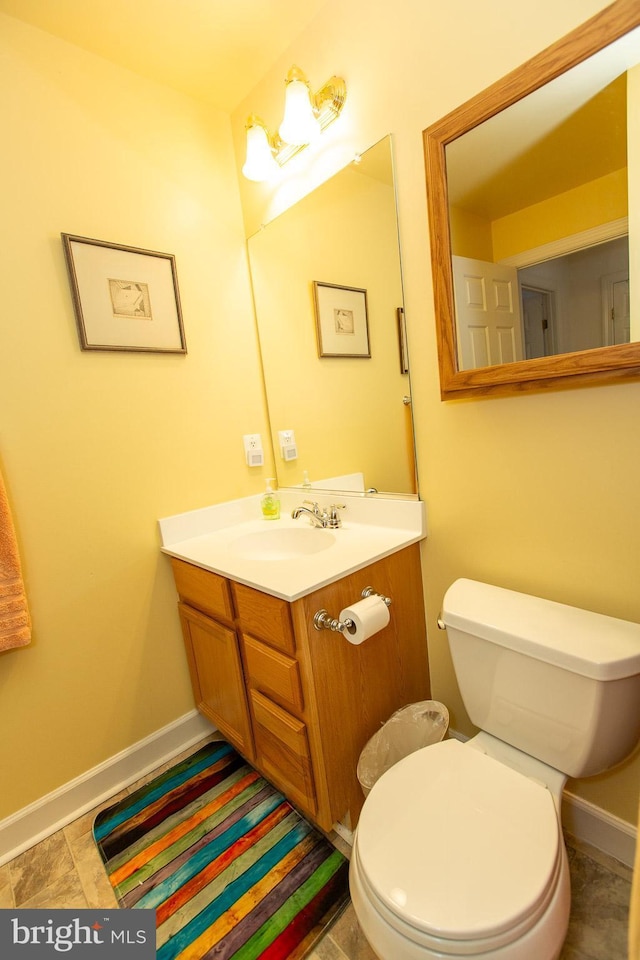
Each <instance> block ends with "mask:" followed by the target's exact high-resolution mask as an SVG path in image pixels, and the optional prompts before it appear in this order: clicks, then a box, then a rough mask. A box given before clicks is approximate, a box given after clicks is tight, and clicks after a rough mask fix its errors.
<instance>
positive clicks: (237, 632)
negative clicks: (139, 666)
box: [172, 544, 429, 831]
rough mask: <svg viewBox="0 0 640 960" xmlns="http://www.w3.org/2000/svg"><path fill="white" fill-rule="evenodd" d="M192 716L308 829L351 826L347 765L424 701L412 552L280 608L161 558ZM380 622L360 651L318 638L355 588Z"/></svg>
mask: <svg viewBox="0 0 640 960" xmlns="http://www.w3.org/2000/svg"><path fill="white" fill-rule="evenodd" d="M172 565H173V570H174V577H175V582H176V587H177V591H178V595H179V609H180V617H181V622H182V629H183V635H184V640H185V646H186V651H187V658H188V661H189V668H190V672H191V681H192V685H193V690H194V696H195V699H196V704H197V706H198V709H199V710H200V711H201V712H202V713H203V714H204V715H205V716H207V717H208V718H209V719H210V720H211V721H212V722H213V723H215V724H216V726H218V728H219V729H220V731H221V732H222V733H223V734H224V735H225V736H227V737H228V739H229V740H230V742H231V743H233V745H234V746H235V747H236V748H237V749H238V750H239V752H240V753H242V754H243V755H244V756H245V757H246V758H247V760H249V761H250V762H251V763H252V764H253V765H254V766H255V767H256V768H257V769H258V770H260V772H261V773H263V774H264V776H265V777H266V778H267V779H268V780H270V781H271V782H272V783H274V784H275V786H277V787H278V788H279V789H280V790H282V792H283V793H284V794H285V795H286V796H287V797H288V798H289V799H290V800H291V802H292V803H293V804H295V805H296V806H297V807H299V808H300V809H301V810H302V811H303V813H305V814H306V815H307V816H308V817H309V818H310V819H311V820H313V821H314V822H315V823H317V824H318V826H320V827H321V828H322V829H324V830H326V831H328V830H330V829H331V827H332V825H333V824H334V823H335V822H336V821H340V820H342V821H343V822H346V823H347V825H349V826H351V827H355V825H356V823H357V819H358V815H359V813H360V809H361V806H362V802H363V799H364V798H363V795H362V791H361V788H360V785H359V783H358V780H357V775H356V767H357V763H358V758H359V756H360V752H361V750H362V748H363V747H364V745H365V743H366V742H367V740H368V739H369V737H371V736H372V735H373V733H375V731H376V730H378V729H379V727H380V725H381V724H382V723H384V722H385V721H386V720H387V719H388V718H389V716H390V715H391V714H392V713H393V712H394V711H395V710H397V709H398V708H399V707H402V706H404V705H405V704H407V703H411V702H414V701H417V700H424V699H426V698H428V697H429V675H428V665H427V643H426V629H425V619H424V605H423V599H422V578H421V572H420V552H419V545H418V544H413V545H411V546H409V547H405V548H404V549H402V550H400V551H398V552H397V553H393V554H391V555H390V556H388V557H385V558H384V559H382V560H379V561H376V562H375V563H372V564H371V565H369V566H367V567H365V568H364V569H362V570H359V571H357V572H355V573H352V574H349V575H348V576H346V577H344V578H342V579H341V580H339V581H337V582H335V583H331V584H328V585H327V586H325V587H322V588H320V589H318V590H316V591H314V592H313V593H311V594H308V595H307V596H305V597H302V598H301V599H299V600H294V601H292V602H288V601H286V600H282V599H280V598H278V597H274V596H271V595H270V594H266V593H263V592H262V591H259V590H255V589H253V588H252V587H248V586H246V585H244V584H240V583H236V582H233V581H230V580H227V579H225V578H224V577H220V576H218V575H217V574H215V573H211V572H209V571H206V570H203V569H201V568H199V567H197V566H194V565H192V564H190V563H187V562H185V561H184V560H179V559H177V558H173V559H172ZM367 586H371V587H373V589H374V590H375V591H376V592H378V593H381V594H384V595H385V596H388V597H391V600H392V605H391V608H390V612H391V619H390V623H389V625H388V626H387V627H385V629H384V630H381V631H380V632H379V633H377V634H375V635H374V636H372V637H370V638H369V639H368V640H366V641H365V642H364V643H362V644H360V645H354V644H351V643H349V642H348V641H347V640H346V639H345V638H344V637H343V636H342V634H340V633H333V632H332V631H330V630H322V631H318V630H316V629H315V627H314V626H313V618H314V615H315V613H316V612H317V611H318V610H320V609H326V610H327V611H328V612H329V613H330V615H331V616H332V617H337V616H338V614H339V612H340V610H342V609H343V608H344V607H346V606H349V605H351V604H352V603H354V602H355V601H357V600H358V599H360V597H361V594H362V591H363V589H364V588H365V587H367Z"/></svg>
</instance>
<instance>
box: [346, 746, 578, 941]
mask: <svg viewBox="0 0 640 960" xmlns="http://www.w3.org/2000/svg"><path fill="white" fill-rule="evenodd" d="M356 848H357V849H356V850H354V853H357V860H358V869H359V872H360V876H361V879H362V882H363V884H364V885H365V886H366V888H367V889H368V891H369V895H370V896H372V897H373V898H374V899H375V900H377V901H378V903H379V904H380V905H381V906H382V908H383V912H384V915H385V916H386V918H387V920H388V922H390V923H391V924H392V925H393V926H395V927H396V929H397V930H398V931H399V932H401V933H402V934H403V935H404V936H408V937H410V938H411V939H416V940H417V941H428V942H431V943H433V944H434V946H435V945H437V946H438V948H439V949H441V950H442V951H443V952H444V953H446V952H449V951H448V950H447V947H446V944H447V942H449V943H450V944H451V945H453V944H454V943H455V944H457V948H458V949H459V948H461V952H464V953H469V954H470V955H472V954H473V953H476V952H480V951H481V950H485V949H487V948H488V947H489V946H492V947H495V946H498V945H501V944H504V943H507V942H511V941H512V940H514V939H515V938H517V937H520V936H522V935H523V933H525V932H526V931H527V930H528V929H530V928H531V927H532V926H533V925H534V924H535V923H536V922H537V920H538V919H539V917H540V916H541V915H542V914H543V913H544V911H545V909H546V908H547V906H548V903H549V901H550V899H551V898H552V896H553V894H554V891H555V886H556V884H557V882H558V876H559V873H560V864H561V856H562V850H563V845H562V842H561V837H560V826H559V822H558V816H557V813H556V808H555V805H554V802H553V798H552V796H551V794H550V792H549V791H548V790H547V789H546V787H545V786H544V785H543V784H541V783H539V782H536V781H534V780H531V779H529V778H528V777H525V776H523V775H522V774H520V773H517V772H516V771H514V770H512V769H511V768H510V767H507V766H505V765H504V764H502V763H500V762H499V761H497V760H494V759H493V758H492V757H489V756H487V755H485V754H483V753H481V752H480V751H478V750H474V749H470V748H469V747H467V746H465V745H463V744H462V743H460V742H459V741H457V740H445V741H443V742H442V743H438V744H434V745H432V746H429V747H425V748H424V749H422V750H419V751H416V752H415V753H413V754H410V755H409V756H408V757H406V758H405V759H404V760H402V761H400V762H399V763H398V764H396V765H395V766H394V767H392V768H391V769H390V770H389V771H387V773H385V774H384V775H383V776H382V777H381V778H380V779H379V780H378V782H377V783H376V784H375V786H374V788H373V790H372V791H371V793H370V795H369V797H368V798H367V802H366V803H365V805H364V808H363V811H362V814H361V817H360V821H359V823H358V829H357V834H356ZM461 941H462V942H461ZM465 943H466V946H465ZM476 947H477V949H476Z"/></svg>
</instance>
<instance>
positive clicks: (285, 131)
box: [279, 67, 320, 147]
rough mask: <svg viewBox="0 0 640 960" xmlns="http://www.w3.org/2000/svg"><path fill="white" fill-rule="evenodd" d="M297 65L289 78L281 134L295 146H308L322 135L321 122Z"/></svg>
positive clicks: (287, 141)
mask: <svg viewBox="0 0 640 960" xmlns="http://www.w3.org/2000/svg"><path fill="white" fill-rule="evenodd" d="M300 76H303V75H302V74H301V73H300V71H298V69H297V67H292V68H291V70H290V71H289V78H288V79H287V87H286V92H285V103H284V118H283V120H282V123H281V124H280V130H279V133H280V136H281V138H282V139H283V140H284V142H285V143H288V144H291V146H293V147H302V146H306V144H308V143H312V141H313V140H315V139H316V137H318V136H319V135H320V123H319V122H318V119H317V117H316V115H315V113H314V112H313V106H312V103H311V95H310V92H309V87H308V86H307V84H306V83H305V81H304V80H302V79H300Z"/></svg>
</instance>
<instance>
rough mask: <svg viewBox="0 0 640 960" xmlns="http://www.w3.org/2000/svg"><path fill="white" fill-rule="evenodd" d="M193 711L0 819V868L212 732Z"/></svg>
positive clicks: (211, 727) (203, 719) (210, 726)
mask: <svg viewBox="0 0 640 960" xmlns="http://www.w3.org/2000/svg"><path fill="white" fill-rule="evenodd" d="M214 730H215V727H213V726H212V725H211V724H210V723H209V721H208V720H205V718H204V717H203V716H202V715H201V714H200V713H198V712H197V710H192V711H191V712H190V713H186V714H185V715H184V716H183V717H179V718H178V719H177V720H175V721H174V722H173V723H170V724H168V725H167V726H166V727H162V728H161V729H160V730H156V731H155V733H152V734H151V735H150V736H148V737H146V738H145V739H144V740H139V741H138V743H134V744H133V745H132V746H131V747H127V749H126V750H122V751H121V752H120V753H117V754H116V755H115V756H113V757H110V758H109V759H108V760H105V761H104V762H103V763H100V764H98V766H97V767H93V768H92V769H91V770H87V772H86V773H83V774H81V775H80V776H79V777H76V778H75V779H74V780H70V781H69V782H68V783H65V784H63V786H61V787H59V788H58V789H57V790H54V791H53V792H52V793H48V794H47V795H46V796H44V797H41V798H40V799H39V800H36V801H35V802H34V803H31V804H29V806H27V807H23V808H22V810H18V811H17V812H16V813H14V814H12V815H11V816H10V817H7V818H6V819H4V820H0V866H2V864H3V863H6V862H7V861H8V860H12V859H13V858H14V857H17V856H18V854H20V853H23V852H24V851H25V850H28V849H29V847H32V846H34V844H36V843H39V842H40V840H44V839H45V837H49V836H51V834H52V833H55V832H56V831H57V830H60V829H62V827H65V826H66V825H67V824H68V823H71V821H72V820H76V819H77V818H78V817H81V816H82V815H83V814H85V813H88V811H89V810H92V809H93V808H94V807H97V806H98V804H100V803H103V802H104V801H105V800H108V799H109V798H110V797H112V796H114V794H116V793H118V792H119V791H120V790H124V788H125V787H128V786H129V784H131V783H134V782H135V781H136V780H138V779H140V777H144V776H145V775H146V774H147V773H150V772H151V771H152V770H154V769H155V768H156V767H159V766H161V765H162V764H163V763H166V762H167V761H168V760H171V759H172V758H173V757H175V756H176V755H177V754H179V753H181V752H182V751H183V750H186V749H188V747H190V746H192V745H193V744H194V743H197V742H198V740H202V739H203V738H204V737H207V736H209V734H211V733H213V731H214Z"/></svg>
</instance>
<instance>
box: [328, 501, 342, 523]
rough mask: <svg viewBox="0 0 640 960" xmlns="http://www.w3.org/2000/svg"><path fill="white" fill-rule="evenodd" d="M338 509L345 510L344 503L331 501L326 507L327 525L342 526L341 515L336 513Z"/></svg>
mask: <svg viewBox="0 0 640 960" xmlns="http://www.w3.org/2000/svg"><path fill="white" fill-rule="evenodd" d="M338 510H346V504H344V503H332V504H331V506H330V507H329V509H328V523H327V526H329V527H341V526H342V517H341V516H340V514H339V513H338Z"/></svg>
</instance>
